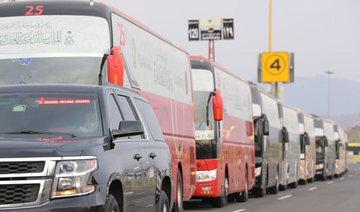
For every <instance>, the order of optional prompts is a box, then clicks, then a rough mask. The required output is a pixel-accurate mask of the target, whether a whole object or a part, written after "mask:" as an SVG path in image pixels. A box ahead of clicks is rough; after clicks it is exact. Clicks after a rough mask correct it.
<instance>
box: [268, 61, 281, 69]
mask: <svg viewBox="0 0 360 212" xmlns="http://www.w3.org/2000/svg"><path fill="white" fill-rule="evenodd" d="M270 68H275V69H277V70H278V71H280V69H281V66H280V61H279V59H276V60H275V61H274V62H273V63H272V64H271V66H270Z"/></svg>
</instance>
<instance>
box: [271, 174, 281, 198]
mask: <svg viewBox="0 0 360 212" xmlns="http://www.w3.org/2000/svg"><path fill="white" fill-rule="evenodd" d="M269 192H270V194H277V193H279V174H278V176H277V177H276V184H275V185H274V186H273V187H271V188H269Z"/></svg>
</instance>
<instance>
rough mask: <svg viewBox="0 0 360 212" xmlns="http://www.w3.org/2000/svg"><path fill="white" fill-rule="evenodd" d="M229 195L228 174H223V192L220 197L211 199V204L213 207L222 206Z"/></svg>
mask: <svg viewBox="0 0 360 212" xmlns="http://www.w3.org/2000/svg"><path fill="white" fill-rule="evenodd" d="M228 195H229V179H228V176H227V175H226V176H225V182H224V194H223V195H222V196H220V197H216V198H215V199H214V201H212V202H211V203H212V206H213V207H215V208H222V207H224V206H225V205H226V203H227V199H228Z"/></svg>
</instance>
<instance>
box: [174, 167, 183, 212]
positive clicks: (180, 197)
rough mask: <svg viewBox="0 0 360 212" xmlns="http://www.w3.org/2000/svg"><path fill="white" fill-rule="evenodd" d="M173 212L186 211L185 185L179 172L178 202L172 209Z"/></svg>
mask: <svg viewBox="0 0 360 212" xmlns="http://www.w3.org/2000/svg"><path fill="white" fill-rule="evenodd" d="M172 211H173V212H183V211H184V203H183V183H182V177H181V172H180V171H178V172H177V185H176V202H175V204H174V207H173V209H172Z"/></svg>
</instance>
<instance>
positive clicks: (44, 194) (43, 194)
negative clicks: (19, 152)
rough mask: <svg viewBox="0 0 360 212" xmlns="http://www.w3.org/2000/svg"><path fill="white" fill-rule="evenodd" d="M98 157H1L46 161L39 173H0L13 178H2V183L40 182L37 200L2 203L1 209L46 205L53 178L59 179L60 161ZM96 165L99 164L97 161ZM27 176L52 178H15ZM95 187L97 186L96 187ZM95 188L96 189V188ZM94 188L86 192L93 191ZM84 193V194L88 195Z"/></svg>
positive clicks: (10, 160) (1, 160) (2, 176)
mask: <svg viewBox="0 0 360 212" xmlns="http://www.w3.org/2000/svg"><path fill="white" fill-rule="evenodd" d="M93 159H97V157H96V156H74V157H73V156H70V157H28V158H0V162H15V163H16V162H34V161H38V162H45V165H44V170H43V171H42V172H37V173H21V174H0V179H1V178H11V180H2V181H0V185H29V184H39V185H40V187H39V193H38V197H37V199H36V201H35V202H29V203H20V204H6V205H1V204H0V211H4V210H5V211H6V210H11V209H24V208H34V207H40V206H42V205H45V204H46V203H48V202H49V201H50V196H51V190H52V188H53V180H54V179H57V176H56V173H55V171H56V164H57V162H59V161H69V160H93ZM96 167H98V164H97V163H96ZM27 177H39V178H40V177H51V179H35V180H14V179H16V178H27ZM94 188H95V187H94ZM94 190H95V189H94ZM94 190H92V191H90V192H88V193H86V194H89V193H92V192H94ZM86 194H82V195H86Z"/></svg>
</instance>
